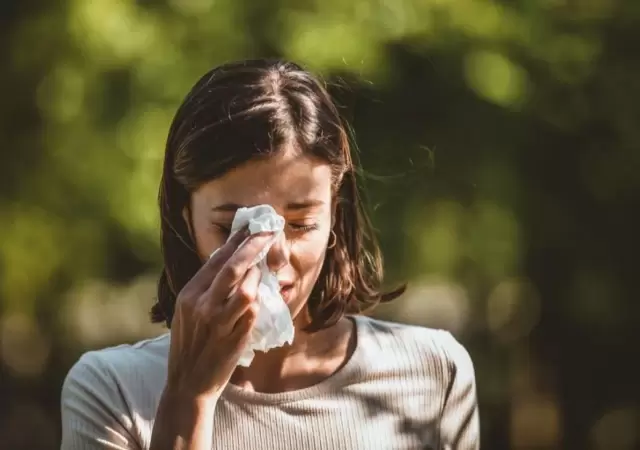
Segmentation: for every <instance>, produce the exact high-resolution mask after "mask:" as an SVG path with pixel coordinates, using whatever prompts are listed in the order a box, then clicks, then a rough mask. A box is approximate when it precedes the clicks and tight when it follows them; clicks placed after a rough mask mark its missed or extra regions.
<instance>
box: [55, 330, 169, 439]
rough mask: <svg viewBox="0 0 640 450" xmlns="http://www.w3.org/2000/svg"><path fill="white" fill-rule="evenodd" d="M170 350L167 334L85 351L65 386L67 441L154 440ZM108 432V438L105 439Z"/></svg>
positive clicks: (63, 401)
mask: <svg viewBox="0 0 640 450" xmlns="http://www.w3.org/2000/svg"><path fill="white" fill-rule="evenodd" d="M168 352H169V335H168V334H164V335H162V336H159V337H156V338H153V339H146V340H143V341H140V342H137V343H135V344H123V345H118V346H114V347H108V348H104V349H101V350H92V351H88V352H86V353H84V354H83V355H82V356H81V357H80V359H79V360H78V361H77V362H76V363H75V364H74V365H73V366H72V367H71V369H70V370H69V372H68V374H67V376H66V378H65V380H64V383H63V386H62V393H61V403H62V405H61V406H62V422H63V424H62V425H63V442H64V440H68V439H75V438H77V436H79V435H86V434H91V438H95V439H106V440H107V441H109V442H111V441H113V440H116V441H127V442H129V441H131V440H134V441H136V442H140V441H144V440H145V439H148V438H150V435H149V433H150V431H149V427H148V424H149V423H150V421H151V420H153V417H154V415H155V410H156V408H157V404H158V402H159V400H160V396H161V395H162V390H163V388H164V384H165V381H166V373H167V361H168ZM105 424H107V425H108V426H105ZM105 430H110V431H109V433H110V435H109V436H106V435H105V436H103V434H104V433H107V431H105ZM112 435H113V436H112ZM63 448H66V447H63ZM118 448H120V447H118ZM125 448H126V447H125Z"/></svg>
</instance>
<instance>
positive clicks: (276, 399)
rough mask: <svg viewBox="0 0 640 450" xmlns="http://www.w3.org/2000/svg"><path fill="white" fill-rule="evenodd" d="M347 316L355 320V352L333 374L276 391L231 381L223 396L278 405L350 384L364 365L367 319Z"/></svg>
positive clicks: (234, 399) (233, 401)
mask: <svg viewBox="0 0 640 450" xmlns="http://www.w3.org/2000/svg"><path fill="white" fill-rule="evenodd" d="M347 317H348V318H350V319H351V320H353V323H354V333H355V337H356V345H355V348H354V350H353V353H352V354H351V355H350V356H349V359H348V360H347V361H346V362H345V363H344V364H343V366H342V367H341V368H340V369H338V370H337V371H336V372H334V373H333V374H332V375H331V376H329V377H327V378H325V379H324V380H322V381H320V382H318V383H316V384H314V385H312V386H309V387H306V388H302V389H296V390H293V391H286V392H274V393H265V392H253V391H248V390H246V389H243V388H241V387H239V386H236V385H234V384H231V383H229V384H227V386H226V387H225V389H224V391H223V393H222V398H223V399H224V400H227V401H229V402H231V403H253V404H262V405H276V404H281V403H289V402H293V401H299V400H305V399H308V398H313V397H318V396H322V395H323V394H326V393H329V392H333V391H335V390H336V389H339V388H340V387H342V386H345V385H347V384H349V382H350V381H352V380H353V379H355V378H356V377H357V376H358V374H359V373H360V368H361V366H362V365H361V360H362V353H363V349H362V347H363V345H362V344H363V342H362V341H363V337H364V329H363V328H364V327H363V325H364V323H363V320H365V319H364V318H363V317H361V316H358V315H349V316H347Z"/></svg>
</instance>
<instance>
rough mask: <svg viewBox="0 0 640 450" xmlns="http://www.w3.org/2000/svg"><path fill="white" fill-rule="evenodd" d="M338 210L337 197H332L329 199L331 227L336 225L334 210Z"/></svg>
mask: <svg viewBox="0 0 640 450" xmlns="http://www.w3.org/2000/svg"><path fill="white" fill-rule="evenodd" d="M337 211H338V197H337V196H335V197H333V200H332V201H331V229H332V230H333V227H334V226H335V225H336V212H337Z"/></svg>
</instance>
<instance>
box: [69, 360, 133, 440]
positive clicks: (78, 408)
mask: <svg viewBox="0 0 640 450" xmlns="http://www.w3.org/2000/svg"><path fill="white" fill-rule="evenodd" d="M61 412H62V443H61V446H60V449H61V450H105V449H110V450H134V449H135V450H138V449H139V448H140V447H139V446H138V445H137V444H136V442H135V440H134V439H133V437H132V436H131V433H130V430H131V428H132V420H131V415H130V413H129V410H128V408H127V406H126V403H125V401H124V399H123V397H122V395H121V392H120V389H119V387H118V384H117V383H116V381H115V378H114V377H113V375H112V372H111V371H110V368H109V365H108V363H107V362H106V361H104V358H103V357H102V356H101V355H100V353H99V352H89V353H86V354H85V355H84V356H82V357H81V358H80V360H79V361H78V362H77V363H76V364H75V365H74V366H73V367H72V368H71V370H70V371H69V374H68V375H67V377H66V378H65V381H64V384H63V387H62V395H61Z"/></svg>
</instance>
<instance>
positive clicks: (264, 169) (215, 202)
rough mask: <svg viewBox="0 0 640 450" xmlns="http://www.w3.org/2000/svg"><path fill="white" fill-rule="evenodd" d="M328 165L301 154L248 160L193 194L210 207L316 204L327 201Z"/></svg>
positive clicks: (309, 205) (282, 206)
mask: <svg viewBox="0 0 640 450" xmlns="http://www.w3.org/2000/svg"><path fill="white" fill-rule="evenodd" d="M331 183H332V177H331V166H330V165H329V164H327V163H323V162H320V161H318V160H317V159H315V158H311V157H308V156H306V155H304V154H286V153H284V154H280V155H273V156H272V157H269V158H266V159H260V160H252V161H249V162H247V163H245V164H243V165H242V166H240V167H238V168H236V169H233V170H231V171H229V172H228V173H226V174H225V175H223V176H222V177H220V178H217V179H215V180H212V181H210V182H208V183H205V184H204V185H203V186H201V187H200V188H199V189H198V192H197V193H196V194H197V196H198V197H201V200H204V201H205V202H206V203H207V204H209V205H210V207H211V208H216V207H218V206H220V205H225V204H226V205H227V206H228V205H229V204H231V205H233V204H235V205H240V206H250V205H256V204H262V203H268V204H272V205H273V206H280V207H281V208H283V209H291V208H292V207H293V208H294V209H295V207H296V206H298V209H300V208H302V207H319V206H321V205H322V204H324V203H327V204H328V203H330V201H331Z"/></svg>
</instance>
